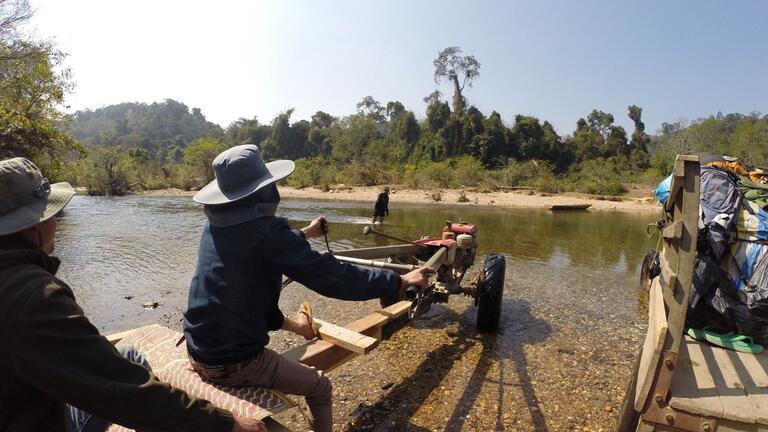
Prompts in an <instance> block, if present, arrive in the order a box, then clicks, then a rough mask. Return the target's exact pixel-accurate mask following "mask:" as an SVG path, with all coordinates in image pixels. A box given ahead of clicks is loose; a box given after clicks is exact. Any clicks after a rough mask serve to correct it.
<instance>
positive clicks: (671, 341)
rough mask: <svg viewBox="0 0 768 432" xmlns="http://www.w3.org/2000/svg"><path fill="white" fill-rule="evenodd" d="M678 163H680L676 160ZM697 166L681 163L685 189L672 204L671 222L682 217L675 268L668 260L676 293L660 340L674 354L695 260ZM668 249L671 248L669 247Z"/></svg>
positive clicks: (678, 347) (682, 324)
mask: <svg viewBox="0 0 768 432" xmlns="http://www.w3.org/2000/svg"><path fill="white" fill-rule="evenodd" d="M678 163H681V162H680V161H678ZM699 187H700V186H699V164H698V162H689V161H686V162H685V187H684V190H683V194H682V196H681V197H680V198H679V199H678V200H677V201H676V203H675V208H674V214H675V221H677V220H679V218H682V221H683V232H682V237H681V238H680V241H679V242H677V243H678V247H677V265H676V266H675V262H674V261H672V260H671V259H670V261H669V263H670V265H671V267H672V270H674V271H675V273H676V276H677V284H676V285H675V286H676V290H675V292H674V298H673V300H674V301H673V302H671V303H669V304H667V306H668V307H669V313H668V315H667V327H668V336H667V338H666V339H665V341H664V349H665V350H668V351H670V352H673V353H677V352H678V350H679V349H680V344H681V341H682V338H683V329H684V327H685V316H686V314H687V313H688V298H689V296H690V293H691V282H692V281H693V270H694V260H695V258H696V239H697V236H698V232H699V230H698V219H699V203H700V201H701V197H700V195H699ZM670 249H675V248H674V247H673V248H670ZM667 258H669V257H667Z"/></svg>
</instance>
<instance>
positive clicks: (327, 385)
mask: <svg viewBox="0 0 768 432" xmlns="http://www.w3.org/2000/svg"><path fill="white" fill-rule="evenodd" d="M332 398H333V384H331V380H330V379H328V377H327V376H325V375H320V379H318V380H317V383H315V387H314V388H313V389H312V393H311V394H309V395H307V399H312V400H313V401H316V402H325V401H330V400H331V399H332Z"/></svg>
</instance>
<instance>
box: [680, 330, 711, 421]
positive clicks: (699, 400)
mask: <svg viewBox="0 0 768 432" xmlns="http://www.w3.org/2000/svg"><path fill="white" fill-rule="evenodd" d="M669 393H670V396H671V398H670V400H669V405H670V406H671V407H672V408H674V409H677V410H682V411H687V412H689V413H692V414H700V415H705V416H712V417H717V418H722V417H723V403H722V401H721V400H720V394H719V393H718V392H717V387H716V386H715V382H714V380H713V378H712V375H711V373H710V371H709V367H707V363H706V359H705V358H704V354H703V352H702V345H701V344H700V343H698V342H697V341H695V340H693V339H691V338H685V340H683V342H682V343H681V344H680V354H679V356H678V358H677V366H675V373H674V375H672V384H671V385H670V387H669Z"/></svg>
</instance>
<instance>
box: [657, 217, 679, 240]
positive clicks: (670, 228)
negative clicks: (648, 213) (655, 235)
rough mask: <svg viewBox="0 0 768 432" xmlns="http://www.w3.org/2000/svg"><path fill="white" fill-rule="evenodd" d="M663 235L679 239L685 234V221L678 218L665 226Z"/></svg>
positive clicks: (669, 238)
mask: <svg viewBox="0 0 768 432" xmlns="http://www.w3.org/2000/svg"><path fill="white" fill-rule="evenodd" d="M661 235H662V237H664V238H665V239H667V240H677V239H680V238H681V237H682V236H683V221H681V220H678V221H675V222H672V223H671V224H669V225H667V226H665V227H664V230H663V231H662V232H661Z"/></svg>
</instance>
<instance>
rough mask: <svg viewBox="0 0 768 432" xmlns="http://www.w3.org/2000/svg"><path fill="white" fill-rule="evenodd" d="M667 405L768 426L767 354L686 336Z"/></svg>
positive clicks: (706, 414) (687, 410)
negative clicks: (725, 346)
mask: <svg viewBox="0 0 768 432" xmlns="http://www.w3.org/2000/svg"><path fill="white" fill-rule="evenodd" d="M669 392H670V396H671V399H670V402H669V405H670V406H671V407H672V408H674V409H677V410H681V411H686V412H689V413H692V414H699V415H703V416H712V417H715V418H722V419H726V420H733V421H737V422H741V423H758V424H762V425H766V426H768V355H765V354H758V355H755V354H747V353H741V352H737V351H732V350H727V349H724V348H720V347H715V346H711V345H709V344H707V343H702V342H699V341H696V340H693V339H691V338H690V337H687V336H686V338H685V340H684V341H683V343H682V344H681V346H680V356H679V357H678V362H677V371H676V372H675V374H674V376H673V377H672V384H671V386H670V388H669Z"/></svg>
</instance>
